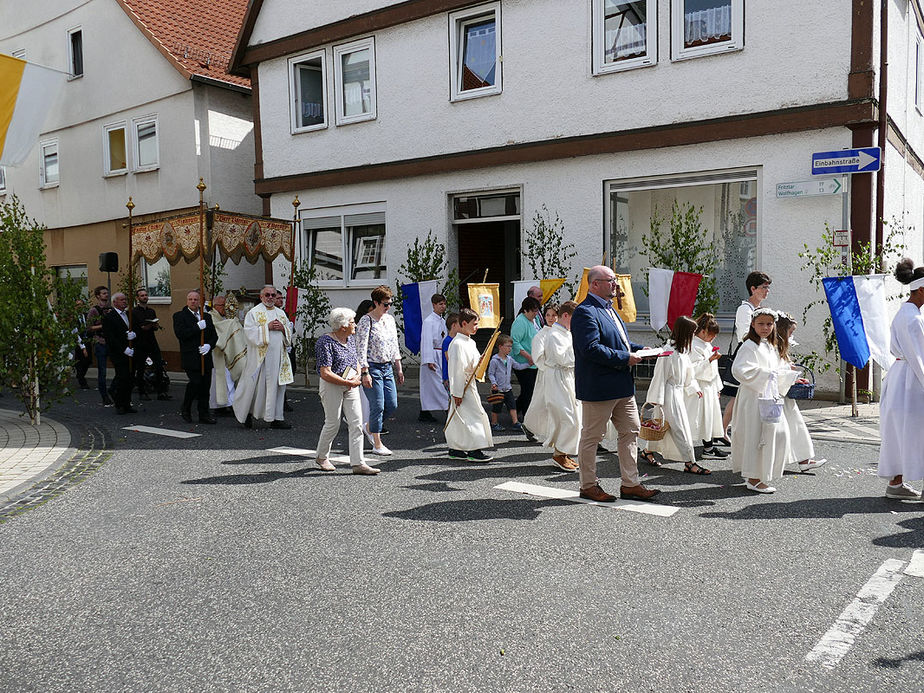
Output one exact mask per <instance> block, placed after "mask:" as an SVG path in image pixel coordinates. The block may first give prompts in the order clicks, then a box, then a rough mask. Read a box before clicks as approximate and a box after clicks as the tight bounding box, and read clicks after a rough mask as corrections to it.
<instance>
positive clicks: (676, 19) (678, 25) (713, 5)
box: [671, 0, 744, 60]
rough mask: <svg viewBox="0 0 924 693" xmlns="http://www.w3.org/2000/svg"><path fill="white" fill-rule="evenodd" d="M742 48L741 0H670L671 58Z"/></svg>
mask: <svg viewBox="0 0 924 693" xmlns="http://www.w3.org/2000/svg"><path fill="white" fill-rule="evenodd" d="M742 48H744V0H671V58H672V59H673V60H684V59H686V58H697V57H700V56H703V55H712V54H714V53H725V52H727V51H734V50H740V49H742Z"/></svg>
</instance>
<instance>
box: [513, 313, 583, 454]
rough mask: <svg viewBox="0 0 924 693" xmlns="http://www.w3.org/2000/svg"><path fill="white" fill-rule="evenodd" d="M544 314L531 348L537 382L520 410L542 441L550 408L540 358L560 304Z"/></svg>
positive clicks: (526, 425)
mask: <svg viewBox="0 0 924 693" xmlns="http://www.w3.org/2000/svg"><path fill="white" fill-rule="evenodd" d="M544 316H545V326H544V327H543V328H542V329H541V330H539V332H537V333H536V336H535V337H533V343H532V347H531V348H530V355H531V356H532V358H533V363H534V364H535V366H536V371H537V373H536V384H535V386H534V387H533V395H532V397H531V398H530V401H529V409H527V410H526V411H525V412H520V413H521V414H522V415H523V426H524V427H526V430H527V431H529V432H530V433H531V434H532V435H533V436H534V437H535V438H536V439H537V440H540V441H542V440H545V438H546V437H547V433H548V430H547V429H548V419H549V410H548V398H547V397H546V394H545V389H544V388H545V380H546V371H547V370H548V368H547V367H543V366H540V365H539V359H540V357H541V356H542V355H543V354H544V351H545V341H546V339H547V338H548V337H549V335H550V334H551V333H552V327H553V326H554V325H555V322H556V321H557V320H558V306H557V305H555V304H550V305H548V306H546V309H545V313H544ZM568 471H571V470H568Z"/></svg>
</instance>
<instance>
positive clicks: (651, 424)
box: [638, 402, 670, 441]
mask: <svg viewBox="0 0 924 693" xmlns="http://www.w3.org/2000/svg"><path fill="white" fill-rule="evenodd" d="M640 413H641V418H642V425H641V427H640V428H639V431H638V437H639V438H641V439H642V440H651V441H656V440H663V439H664V436H666V435H667V431H668V430H669V429H670V424H668V423H667V421H665V419H664V412H663V410H662V409H661V405H660V404H651V403H650V402H646V403H645V404H643V405H642V411H641V412H640Z"/></svg>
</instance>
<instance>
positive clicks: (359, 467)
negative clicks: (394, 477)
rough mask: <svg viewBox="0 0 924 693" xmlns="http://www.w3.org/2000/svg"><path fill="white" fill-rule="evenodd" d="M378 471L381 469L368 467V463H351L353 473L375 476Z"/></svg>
mask: <svg viewBox="0 0 924 693" xmlns="http://www.w3.org/2000/svg"><path fill="white" fill-rule="evenodd" d="M380 471H382V470H381V469H378V468H377V467H370V466H369V465H368V464H354V465H353V473H354V474H362V475H365V476H375V475H376V474H378V473H379V472H380Z"/></svg>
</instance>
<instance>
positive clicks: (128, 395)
mask: <svg viewBox="0 0 924 693" xmlns="http://www.w3.org/2000/svg"><path fill="white" fill-rule="evenodd" d="M109 360H110V361H112V365H113V367H114V368H115V378H114V379H113V381H112V386H113V390H114V391H113V393H112V399H113V400H114V401H115V405H116V406H117V407H119V408H120V409H128V408H129V407H130V406H131V405H132V373H131V369H130V367H129V364H128V357H127V356H121V357H119V356H116V357H112V356H110V357H109Z"/></svg>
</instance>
